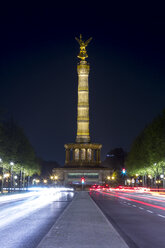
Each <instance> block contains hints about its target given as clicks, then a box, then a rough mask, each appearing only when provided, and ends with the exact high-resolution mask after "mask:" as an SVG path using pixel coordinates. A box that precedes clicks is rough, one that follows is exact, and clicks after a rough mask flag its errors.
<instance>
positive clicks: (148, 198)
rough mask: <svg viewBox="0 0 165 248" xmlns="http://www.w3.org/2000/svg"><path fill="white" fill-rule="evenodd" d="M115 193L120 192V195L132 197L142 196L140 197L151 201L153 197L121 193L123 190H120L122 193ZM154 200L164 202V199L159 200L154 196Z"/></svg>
mask: <svg viewBox="0 0 165 248" xmlns="http://www.w3.org/2000/svg"><path fill="white" fill-rule="evenodd" d="M115 194H120V195H129V196H132V197H136V198H142V199H146V200H150V201H153V199H151V198H150V197H146V196H138V195H132V194H129V193H123V192H122V193H120V192H115ZM154 201H158V202H164V203H165V200H160V199H155V198H154Z"/></svg>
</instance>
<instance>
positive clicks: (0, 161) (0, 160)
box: [0, 158, 4, 194]
mask: <svg viewBox="0 0 165 248" xmlns="http://www.w3.org/2000/svg"><path fill="white" fill-rule="evenodd" d="M0 163H1V164H2V182H1V194H3V183H4V169H3V161H2V159H1V158H0Z"/></svg>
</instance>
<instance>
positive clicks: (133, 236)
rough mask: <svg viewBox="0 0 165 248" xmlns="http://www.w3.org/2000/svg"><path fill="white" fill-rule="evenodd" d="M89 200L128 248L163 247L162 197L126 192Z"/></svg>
mask: <svg viewBox="0 0 165 248" xmlns="http://www.w3.org/2000/svg"><path fill="white" fill-rule="evenodd" d="M90 196H91V197H92V198H93V200H94V201H95V202H96V204H97V205H98V206H99V208H100V209H101V210H102V211H103V213H104V214H105V216H106V217H107V218H108V220H109V221H110V222H111V223H112V225H113V226H114V227H115V229H116V230H117V231H118V232H119V234H120V235H121V236H122V237H123V239H124V240H125V241H126V243H127V244H128V245H129V247H131V248H135V247H136V248H137V247H139V248H148V247H150V248H152V247H159V248H163V247H165V197H164V196H163V195H152V194H150V193H147V192H146V193H145V192H143V193H138V192H136V191H135V192H134V191H127V190H125V191H124V190H111V191H104V190H103V191H102V190H101V191H95V190H94V191H91V192H90Z"/></svg>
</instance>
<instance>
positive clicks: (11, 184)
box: [8, 161, 14, 193]
mask: <svg viewBox="0 0 165 248" xmlns="http://www.w3.org/2000/svg"><path fill="white" fill-rule="evenodd" d="M13 165H14V162H12V161H11V162H10V185H9V187H8V193H10V192H11V191H12V187H13V174H12V169H13Z"/></svg>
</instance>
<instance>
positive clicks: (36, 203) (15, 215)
mask: <svg viewBox="0 0 165 248" xmlns="http://www.w3.org/2000/svg"><path fill="white" fill-rule="evenodd" d="M62 194H69V195H71V196H73V194H74V193H73V192H60V190H59V189H58V190H56V189H55V188H52V189H46V190H42V191H38V192H29V193H23V194H18V195H7V196H2V197H0V198H3V199H2V200H1V203H4V202H9V201H11V205H9V204H8V206H4V208H3V205H2V206H1V211H0V227H4V226H6V225H8V224H10V223H11V222H14V221H16V220H18V219H20V218H25V217H26V216H28V215H29V214H31V213H33V212H35V211H37V210H39V209H41V208H43V207H45V206H46V205H48V204H51V203H52V202H53V201H59V199H60V197H61V196H62ZM31 196H34V198H32V197H31ZM28 197H29V199H28ZM20 199H23V200H24V199H25V200H26V201H21V202H20V201H19V202H15V201H14V202H12V201H13V200H20Z"/></svg>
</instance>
